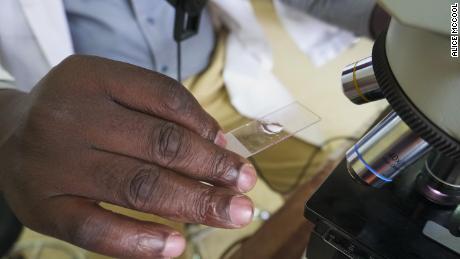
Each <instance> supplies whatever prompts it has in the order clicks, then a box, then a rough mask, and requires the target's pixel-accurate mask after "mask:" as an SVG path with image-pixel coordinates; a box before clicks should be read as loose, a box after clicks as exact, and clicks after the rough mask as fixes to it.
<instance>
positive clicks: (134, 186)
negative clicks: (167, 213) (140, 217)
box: [122, 166, 160, 211]
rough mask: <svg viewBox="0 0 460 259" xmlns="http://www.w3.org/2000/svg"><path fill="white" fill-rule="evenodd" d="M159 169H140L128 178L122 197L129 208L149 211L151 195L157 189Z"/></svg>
mask: <svg viewBox="0 0 460 259" xmlns="http://www.w3.org/2000/svg"><path fill="white" fill-rule="evenodd" d="M159 178H160V169H159V168H158V167H150V166H148V167H141V168H137V169H135V170H134V173H133V174H132V176H130V177H128V180H127V182H126V186H125V188H122V189H124V196H125V199H126V201H127V204H128V206H129V207H130V208H134V209H139V210H144V211H147V210H149V209H150V206H151V201H152V197H153V193H154V192H155V191H156V190H157V188H158V182H159Z"/></svg>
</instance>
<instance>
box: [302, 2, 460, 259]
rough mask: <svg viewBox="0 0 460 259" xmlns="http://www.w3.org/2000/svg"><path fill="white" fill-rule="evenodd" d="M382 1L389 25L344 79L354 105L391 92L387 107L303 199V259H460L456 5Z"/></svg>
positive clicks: (459, 63) (459, 70)
mask: <svg viewBox="0 0 460 259" xmlns="http://www.w3.org/2000/svg"><path fill="white" fill-rule="evenodd" d="M379 2H380V5H381V6H382V7H383V8H384V9H385V10H386V11H387V12H388V13H390V14H391V15H392V21H391V23H390V26H389V28H388V30H387V31H386V32H384V33H382V34H381V35H380V36H379V37H378V39H377V40H376V41H375V43H374V47H373V50H372V56H371V57H368V58H366V59H363V60H361V61H358V62H356V63H353V64H351V65H349V66H347V67H346V68H345V69H344V70H343V73H342V85H343V91H344V93H345V96H346V97H348V98H349V99H350V100H351V101H352V102H353V103H355V104H358V105H364V104H366V103H369V102H373V101H377V100H381V99H386V101H388V103H389V112H388V114H387V115H386V116H384V118H383V119H381V120H380V122H378V123H377V124H376V125H375V126H374V127H373V128H372V129H370V130H369V131H368V133H367V134H365V136H364V137H362V138H361V139H360V140H359V141H358V142H357V143H356V144H354V145H353V146H352V147H351V148H350V149H349V150H348V152H347V153H346V156H345V159H344V160H343V161H342V162H341V163H340V164H339V165H338V167H337V168H336V169H335V170H334V171H333V172H332V174H331V175H330V176H329V177H328V179H327V180H326V181H325V182H324V183H323V184H322V186H321V187H320V188H319V189H318V191H317V192H316V193H315V194H314V195H313V196H312V197H311V198H310V199H309V200H308V201H307V202H306V206H305V217H306V218H307V219H308V220H310V221H311V222H313V223H314V224H315V228H314V231H313V233H312V234H311V237H310V242H309V244H308V247H307V258H309V259H332V258H334V259H338V258H360V259H361V258H369V259H370V258H375V259H376V258H389V259H393V258H398V259H399V258H401V259H416V258H417V259H435V258H442V259H454V258H456V259H458V258H460V59H459V58H456V57H455V56H458V36H456V35H458V12H459V5H460V4H459V3H458V1H451V0H436V1H433V0H417V1H415V0H413V1H409V0H404V1H401V0H379ZM455 41H456V42H455ZM455 46H457V47H455Z"/></svg>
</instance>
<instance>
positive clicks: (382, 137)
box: [346, 112, 431, 187]
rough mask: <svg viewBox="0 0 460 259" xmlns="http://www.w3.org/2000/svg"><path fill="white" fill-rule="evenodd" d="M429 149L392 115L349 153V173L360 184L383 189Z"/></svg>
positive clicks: (404, 124)
mask: <svg viewBox="0 0 460 259" xmlns="http://www.w3.org/2000/svg"><path fill="white" fill-rule="evenodd" d="M430 149H431V148H430V146H429V145H428V143H427V142H425V141H424V140H423V139H422V138H420V137H419V136H418V135H417V134H415V133H414V132H413V131H412V130H411V129H410V128H409V126H407V125H406V123H404V121H402V120H401V118H399V116H398V115H397V114H396V113H395V112H391V113H390V114H388V115H387V116H386V117H385V118H384V119H383V120H382V121H381V122H380V123H379V124H377V125H376V126H375V127H374V128H372V129H371V130H370V131H369V132H368V133H367V134H366V135H365V136H364V137H363V138H361V140H359V141H358V142H357V143H356V144H355V145H354V146H353V147H352V148H350V149H349V150H348V152H347V154H346V159H347V166H348V171H349V173H350V175H351V176H352V177H353V178H355V179H356V180H358V181H359V182H361V183H365V184H368V185H370V186H373V187H382V186H383V185H384V184H385V183H388V182H391V181H393V178H394V177H396V176H397V175H398V174H399V173H400V172H401V171H403V170H404V169H405V168H407V167H408V166H409V165H411V164H413V163H414V162H415V161H416V160H418V159H419V158H421V157H422V156H423V155H425V154H426V152H427V151H429V150H430Z"/></svg>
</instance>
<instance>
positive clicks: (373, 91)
mask: <svg viewBox="0 0 460 259" xmlns="http://www.w3.org/2000/svg"><path fill="white" fill-rule="evenodd" d="M342 88H343V92H344V94H345V95H346V96H347V97H348V99H350V101H352V102H353V103H355V104H363V103H369V102H373V101H377V100H380V99H383V98H384V96H383V94H382V91H381V89H380V87H379V84H378V83H377V79H376V78H375V75H374V67H373V65H372V57H368V58H365V59H363V60H360V61H358V62H355V63H353V64H350V65H348V66H346V67H345V68H344V69H343V72H342Z"/></svg>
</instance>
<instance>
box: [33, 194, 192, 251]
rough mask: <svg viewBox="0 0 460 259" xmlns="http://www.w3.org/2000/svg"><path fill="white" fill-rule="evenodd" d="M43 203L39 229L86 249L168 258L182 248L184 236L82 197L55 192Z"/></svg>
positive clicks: (183, 246)
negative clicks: (44, 214)
mask: <svg viewBox="0 0 460 259" xmlns="http://www.w3.org/2000/svg"><path fill="white" fill-rule="evenodd" d="M44 203H45V205H44V207H43V208H42V209H44V210H45V209H46V212H47V213H46V219H45V220H42V224H43V225H42V226H41V227H40V226H39V227H38V228H39V231H43V232H45V233H47V234H49V235H52V236H55V237H57V238H59V239H63V240H65V241H68V242H70V243H72V244H75V245H77V246H80V247H82V248H84V249H87V250H91V251H94V252H97V253H101V254H105V255H109V256H113V257H117V258H164V257H168V258H169V257H177V256H179V255H180V254H182V252H183V250H184V248H185V240H184V238H183V237H182V236H181V235H180V233H179V232H177V231H175V230H173V229H171V228H169V227H166V226H163V225H159V224H155V223H150V222H143V221H138V220H135V219H131V218H128V217H125V216H122V215H118V214H115V213H113V212H110V211H107V210H105V209H103V208H101V207H100V206H98V205H97V204H96V203H94V202H91V201H87V200H84V199H83V198H76V197H75V198H74V197H66V196H59V197H55V198H51V199H49V200H46V201H45V202H44ZM42 214H43V213H42ZM42 214H40V215H42ZM49 219H51V220H52V221H51V222H49V221H50V220H49Z"/></svg>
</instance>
